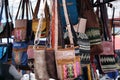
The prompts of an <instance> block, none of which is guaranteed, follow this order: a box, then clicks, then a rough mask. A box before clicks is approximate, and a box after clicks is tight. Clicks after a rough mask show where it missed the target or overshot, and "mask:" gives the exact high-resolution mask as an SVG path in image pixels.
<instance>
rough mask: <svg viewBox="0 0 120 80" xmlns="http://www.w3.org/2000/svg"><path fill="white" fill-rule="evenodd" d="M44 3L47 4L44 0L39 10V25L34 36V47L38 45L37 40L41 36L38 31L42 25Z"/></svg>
mask: <svg viewBox="0 0 120 80" xmlns="http://www.w3.org/2000/svg"><path fill="white" fill-rule="evenodd" d="M46 2H47V0H44V3H43V7H42V9H41V10H40V11H41V15H40V19H39V23H38V26H37V32H36V34H35V40H34V45H38V44H39V38H40V36H41V31H40V29H41V25H42V23H41V22H42V21H43V14H44V9H45V5H46Z"/></svg>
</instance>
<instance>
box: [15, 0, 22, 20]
mask: <svg viewBox="0 0 120 80" xmlns="http://www.w3.org/2000/svg"><path fill="white" fill-rule="evenodd" d="M22 3H23V0H20V3H19V7H18V11H17V14H16V17H15V20H16V19H17V18H18V14H19V11H20V7H21V5H22Z"/></svg>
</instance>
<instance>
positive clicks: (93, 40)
mask: <svg viewBox="0 0 120 80" xmlns="http://www.w3.org/2000/svg"><path fill="white" fill-rule="evenodd" d="M86 34H87V36H88V38H89V40H90V45H96V44H101V41H102V40H101V36H100V29H99V28H95V27H92V28H88V29H87V30H86Z"/></svg>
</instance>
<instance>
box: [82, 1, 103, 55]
mask: <svg viewBox="0 0 120 80" xmlns="http://www.w3.org/2000/svg"><path fill="white" fill-rule="evenodd" d="M83 4H85V9H84V12H83V14H82V15H83V17H84V18H86V19H87V23H86V34H87V36H88V38H89V41H90V45H91V46H90V49H91V52H90V53H91V54H94V55H96V54H99V53H101V52H103V48H102V46H101V35H100V26H99V23H98V19H97V16H96V14H95V13H94V10H93V9H92V5H91V3H90V1H89V0H84V3H83Z"/></svg>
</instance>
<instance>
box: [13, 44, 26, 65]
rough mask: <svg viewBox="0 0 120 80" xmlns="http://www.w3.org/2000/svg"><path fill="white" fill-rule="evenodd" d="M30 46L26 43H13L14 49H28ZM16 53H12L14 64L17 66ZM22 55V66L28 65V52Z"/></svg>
mask: <svg viewBox="0 0 120 80" xmlns="http://www.w3.org/2000/svg"><path fill="white" fill-rule="evenodd" d="M27 47H28V45H27V43H25V42H14V43H13V48H14V49H18V50H19V49H27ZM14 54H15V53H14V51H13V52H12V56H13V57H12V63H13V64H14V65H15V60H14ZM19 54H20V62H21V64H20V65H27V62H28V56H27V51H23V52H21V53H19Z"/></svg>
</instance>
